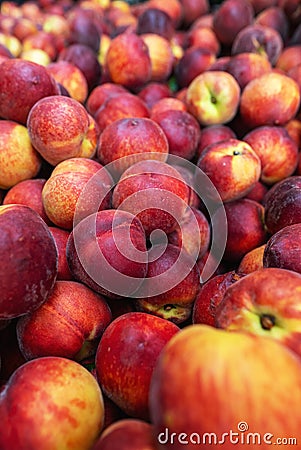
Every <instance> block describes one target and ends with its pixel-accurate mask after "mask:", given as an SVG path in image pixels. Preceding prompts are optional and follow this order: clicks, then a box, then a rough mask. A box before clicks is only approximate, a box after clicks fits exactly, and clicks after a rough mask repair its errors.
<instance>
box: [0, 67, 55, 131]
mask: <svg viewBox="0 0 301 450" xmlns="http://www.w3.org/2000/svg"><path fill="white" fill-rule="evenodd" d="M37 79H38V80H39V82H38V83H36V80H37ZM0 90H1V92H2V97H1V105H0V117H2V118H4V119H8V120H12V121H16V122H20V123H21V124H23V125H25V124H26V121H27V116H28V114H29V111H30V109H31V108H32V106H33V105H34V104H35V103H36V102H37V101H38V100H40V99H41V98H43V97H48V96H50V95H58V93H59V91H58V87H57V84H56V82H55V81H54V79H53V78H52V77H51V75H49V73H48V72H47V69H46V68H45V67H43V66H40V65H39V64H36V63H33V62H30V61H23V60H21V59H18V58H13V59H8V60H6V61H4V62H3V63H2V64H1V74H0Z"/></svg>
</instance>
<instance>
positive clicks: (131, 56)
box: [106, 33, 152, 89]
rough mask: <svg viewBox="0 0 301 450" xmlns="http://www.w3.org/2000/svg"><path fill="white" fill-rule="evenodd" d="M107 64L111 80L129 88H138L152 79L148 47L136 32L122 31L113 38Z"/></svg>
mask: <svg viewBox="0 0 301 450" xmlns="http://www.w3.org/2000/svg"><path fill="white" fill-rule="evenodd" d="M106 65H107V68H108V72H109V75H110V78H111V80H112V81H113V82H114V83H116V84H121V85H122V86H124V87H126V88H128V89H137V88H139V86H143V85H144V84H146V83H147V82H148V81H150V79H151V73H152V66H151V59H150V56H149V50H148V47H147V45H146V44H145V43H144V41H143V39H142V38H141V37H140V36H138V35H137V34H135V33H122V34H120V35H119V36H117V37H115V38H114V39H112V41H111V43H110V46H109V48H108V52H107V57H106ZM133 67H135V70H133Z"/></svg>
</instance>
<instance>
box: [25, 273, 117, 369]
mask: <svg viewBox="0 0 301 450" xmlns="http://www.w3.org/2000/svg"><path fill="white" fill-rule="evenodd" d="M111 318H112V317H111V311H110V309H109V306H108V304H107V303H106V301H105V299H104V298H103V297H101V296H100V295H99V294H96V293H95V292H93V291H92V290H91V289H89V288H88V287H86V286H84V285H83V284H81V283H78V282H76V281H57V282H56V283H55V285H54V288H53V290H52V292H51V294H50V295H49V296H48V298H47V301H46V302H45V303H44V304H43V305H42V306H40V307H39V308H38V309H37V310H36V311H34V312H32V313H30V314H26V316H24V317H21V318H20V319H19V320H18V323H17V337H18V342H19V346H20V349H21V352H22V354H23V355H24V357H25V358H26V359H27V360H29V359H34V358H39V357H41V356H61V357H65V358H70V359H74V360H77V361H81V360H82V359H84V358H87V357H89V356H91V355H94V354H95V351H96V348H97V345H98V342H99V339H100V337H101V335H102V334H103V332H104V330H105V329H106V327H107V326H108V325H109V323H110V322H111Z"/></svg>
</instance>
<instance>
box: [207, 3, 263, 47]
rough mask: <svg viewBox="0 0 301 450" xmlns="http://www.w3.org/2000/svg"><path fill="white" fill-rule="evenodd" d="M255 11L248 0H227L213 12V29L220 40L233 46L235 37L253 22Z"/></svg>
mask: <svg viewBox="0 0 301 450" xmlns="http://www.w3.org/2000/svg"><path fill="white" fill-rule="evenodd" d="M253 17H254V11H253V8H252V6H251V5H250V3H249V2H248V1H246V0H225V1H223V2H222V4H221V5H220V6H219V8H218V9H217V10H216V11H215V12H214V14H213V30H214V32H215V33H216V35H217V37H218V39H219V41H220V42H221V43H222V44H223V45H226V46H231V45H232V43H233V41H234V39H235V37H236V36H237V34H238V33H239V32H240V30H242V29H244V28H245V27H246V26H248V25H250V24H251V23H252V22H253Z"/></svg>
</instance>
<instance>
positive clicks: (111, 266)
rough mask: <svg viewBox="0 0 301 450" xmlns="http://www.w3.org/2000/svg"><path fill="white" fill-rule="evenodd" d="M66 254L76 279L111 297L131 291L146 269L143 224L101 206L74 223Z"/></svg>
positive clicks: (133, 290)
mask: <svg viewBox="0 0 301 450" xmlns="http://www.w3.org/2000/svg"><path fill="white" fill-rule="evenodd" d="M66 254H67V262H68V265H69V268H70V271H71V273H72V276H73V277H74V279H75V280H78V281H80V282H82V283H84V284H86V285H87V286H88V287H90V288H91V289H93V290H94V291H96V292H98V293H100V294H102V295H105V296H106V297H109V298H113V299H115V298H117V299H120V298H122V297H129V296H131V295H134V293H135V292H136V290H137V289H138V288H139V287H140V285H141V283H142V282H143V279H144V277H145V276H146V273H147V263H148V255H147V249H146V238H145V233H144V230H143V228H142V225H141V223H140V222H139V220H138V219H137V218H135V217H134V216H133V215H132V214H129V213H127V212H125V211H121V210H119V211H117V210H114V209H110V210H103V211H100V212H98V213H95V214H91V215H90V216H88V217H86V218H85V219H83V220H81V221H80V222H79V223H77V225H76V226H75V227H74V228H73V230H72V232H71V234H70V236H69V239H68V242H67V248H66Z"/></svg>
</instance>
